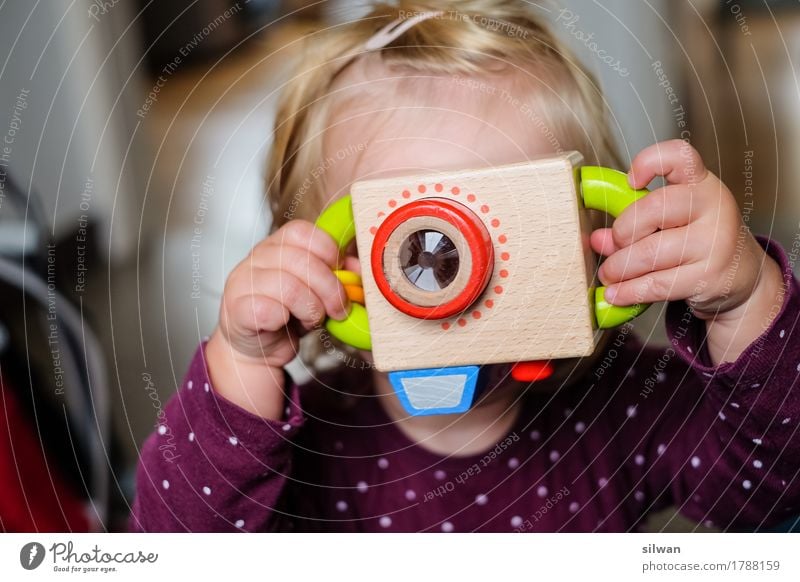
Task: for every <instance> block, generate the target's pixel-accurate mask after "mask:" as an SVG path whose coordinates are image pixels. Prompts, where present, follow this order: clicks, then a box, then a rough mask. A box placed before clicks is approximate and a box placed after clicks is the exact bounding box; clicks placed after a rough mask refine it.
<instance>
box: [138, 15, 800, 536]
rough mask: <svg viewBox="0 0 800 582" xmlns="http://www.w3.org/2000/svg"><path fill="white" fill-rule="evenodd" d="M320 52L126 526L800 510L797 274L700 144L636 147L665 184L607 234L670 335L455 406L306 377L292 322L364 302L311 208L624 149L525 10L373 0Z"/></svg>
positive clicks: (543, 522) (703, 519)
mask: <svg viewBox="0 0 800 582" xmlns="http://www.w3.org/2000/svg"><path fill="white" fill-rule="evenodd" d="M387 25H388V26H387ZM304 59H305V60H304V62H303V65H302V67H301V68H300V69H299V73H298V74H297V76H296V77H295V78H293V79H292V81H291V84H290V85H289V87H288V89H287V91H286V93H285V94H284V96H283V98H282V101H281V105H280V108H279V111H278V118H277V122H276V127H275V139H274V144H273V149H272V154H271V159H270V162H269V175H268V184H267V188H268V196H269V200H270V203H271V209H272V213H273V220H274V227H273V232H272V234H271V235H270V236H269V237H268V238H266V239H265V240H264V241H262V242H260V243H259V244H258V245H256V247H255V248H254V249H253V250H252V252H251V253H250V255H249V256H248V257H247V258H246V259H244V260H243V261H242V262H241V263H240V264H239V265H238V266H237V267H236V268H235V269H234V271H233V272H232V273H231V275H230V276H229V278H228V280H227V283H226V286H225V291H224V296H223V299H222V305H221V309H220V319H219V325H218V326H217V328H216V329H215V330H214V332H213V334H212V335H211V336H210V339H209V340H208V341H207V342H203V343H202V344H201V345H200V346H199V347H198V349H197V352H196V355H195V357H194V360H193V361H192V363H191V365H190V367H189V371H188V373H187V375H186V377H185V380H184V382H183V385H182V387H181V389H180V391H179V393H178V394H177V395H176V396H175V397H173V399H172V400H171V401H170V403H169V404H168V405H167V407H166V416H165V419H164V422H163V423H162V424H160V425H159V426H158V427H157V430H156V431H155V433H154V434H153V435H151V436H150V437H149V438H148V440H147V442H146V443H145V445H144V447H143V449H142V453H141V462H140V466H139V470H138V477H137V488H138V489H137V499H136V502H135V506H134V512H133V517H132V522H131V523H132V527H133V528H134V529H137V530H141V531H237V530H238V531H289V530H296V531H352V532H355V531H362V532H363V531H366V532H376V531H394V532H398V531H414V532H416V531H427V532H466V531H493V532H512V531H574V532H588V531H632V530H636V529H637V528H638V527H640V526H641V524H642V523H643V522H644V521H645V520H646V518H647V516H648V515H649V514H651V513H652V512H655V511H657V510H659V509H662V508H664V507H666V506H675V507H677V509H678V510H679V511H680V512H681V513H682V514H684V515H686V516H688V517H689V518H691V519H692V520H694V521H696V522H698V523H703V524H706V525H707V526H709V527H715V528H719V529H723V530H728V529H745V530H754V529H763V528H769V527H771V526H773V525H775V524H778V523H780V522H782V521H784V520H786V519H788V518H790V517H792V516H794V515H795V514H797V513H798V512H800V504H799V503H798V502H799V501H800V479H798V478H797V471H798V467H800V438H798V434H797V432H798V424H799V423H800V398H798V394H797V391H798V389H799V388H798V384H797V380H798V375H800V334H799V333H797V331H796V327H797V319H798V314H800V295H798V292H799V290H798V282H797V280H796V279H794V278H793V275H792V269H791V265H790V264H789V262H788V261H787V258H786V255H785V254H784V252H783V251H782V250H781V249H780V248H779V247H778V246H777V245H776V244H775V243H774V242H771V241H770V240H768V239H764V238H758V239H757V238H754V237H753V236H752V235H751V234H750V233H749V231H748V230H747V228H746V227H745V226H744V224H743V222H742V219H741V216H740V214H739V211H738V208H737V205H736V202H735V200H734V197H733V195H732V194H731V192H730V191H729V190H728V189H727V188H726V187H725V185H724V184H723V183H722V182H721V181H720V180H719V179H718V178H717V177H716V176H715V175H713V174H712V173H711V172H709V171H708V170H707V169H705V167H704V165H703V161H702V160H701V159H700V157H699V155H698V154H697V152H696V151H695V150H694V149H693V148H692V147H691V146H690V145H689V144H687V143H685V142H683V141H677V140H676V141H669V142H664V143H660V144H656V145H654V146H651V147H649V148H647V149H645V150H644V151H642V152H640V153H639V154H638V155H637V156H636V157H635V158H634V160H633V162H632V164H631V169H630V173H629V181H630V184H631V186H633V187H634V188H643V187H645V186H646V185H647V184H649V183H650V182H651V181H652V180H653V179H654V178H655V177H656V176H662V177H663V178H664V180H665V181H666V184H667V185H666V186H665V187H663V188H659V189H657V190H655V191H653V192H652V193H650V194H649V195H648V196H646V197H644V198H642V199H641V200H639V201H638V202H636V203H635V204H634V205H632V206H631V207H630V208H629V209H627V210H626V211H625V212H624V213H623V214H622V215H621V216H620V217H619V218H618V219H617V220H616V221H615V222H614V223H613V227H612V228H598V229H596V230H595V231H594V232H593V234H592V237H591V246H592V248H593V249H594V250H595V251H596V252H597V253H599V254H600V255H603V256H605V257H606V259H605V261H604V262H603V263H602V266H601V267H600V269H599V272H598V278H599V279H600V281H601V282H602V283H603V284H605V285H607V292H606V298H607V299H608V300H609V301H610V302H612V303H615V304H618V305H630V304H633V303H637V302H656V301H667V302H669V303H668V305H667V308H666V324H667V331H668V334H669V340H670V342H669V347H668V348H666V349H660V350H655V349H650V348H645V347H643V346H642V344H641V343H640V342H639V341H638V340H637V339H636V337H635V336H634V335H633V334H632V333H630V330H631V327H630V326H629V325H625V326H622V327H620V328H618V329H616V330H611V331H610V332H607V333H606V334H605V337H604V339H603V341H602V342H601V345H600V347H599V348H598V349H597V351H596V353H595V354H594V355H593V356H591V357H586V358H580V359H571V360H558V361H553V362H552V364H553V368H554V373H553V374H552V375H551V376H550V377H549V378H548V379H546V380H542V381H540V382H537V383H535V384H531V385H527V384H523V383H519V382H516V381H514V380H512V379H511V378H510V376H509V375H508V366H502V365H496V366H485V367H484V369H483V371H482V373H481V377H480V380H479V384H480V390H481V391H480V394H479V396H478V399H477V402H476V404H475V405H474V406H473V408H472V409H471V410H469V411H468V412H466V413H462V414H453V415H440V416H410V415H408V414H407V413H406V412H405V410H404V409H403V407H402V406H401V405H400V402H399V400H398V399H397V397H396V396H395V394H394V392H393V390H392V388H391V386H390V384H389V382H388V380H387V378H386V375H385V374H382V373H379V372H377V371H376V370H374V369H372V368H371V367H370V366H369V365H368V364H366V365H359V362H361V360H355V359H351V356H348V359H347V360H345V361H344V362H343V363H342V365H340V366H339V367H338V368H335V369H332V370H327V371H326V372H324V373H321V374H318V375H317V376H316V378H315V380H314V381H313V382H310V383H309V384H308V385H304V386H299V387H298V386H297V385H295V384H294V383H293V382H292V380H291V378H290V377H289V376H288V374H286V373H285V371H284V367H285V366H286V365H287V364H288V363H289V362H290V361H291V360H292V359H293V358H294V357H295V356H296V355H297V353H298V349H299V339H300V338H301V337H302V336H304V335H306V334H308V333H309V332H313V331H314V330H318V329H319V326H320V323H321V322H322V320H324V319H325V318H326V317H331V318H334V319H342V318H344V317H345V316H346V315H347V313H348V309H349V300H348V298H347V295H346V292H345V289H344V288H343V287H342V285H341V284H340V282H339V280H338V279H337V278H336V277H335V276H334V275H333V274H332V269H334V268H346V269H349V270H358V268H359V267H358V265H359V263H358V257H356V256H355V253H354V252H352V253H347V254H346V256H340V255H339V254H338V251H337V246H336V244H335V243H334V241H333V240H332V239H331V237H330V236H329V235H328V234H326V233H325V232H323V231H322V230H319V229H317V228H315V227H314V225H313V222H314V220H315V219H316V218H317V217H318V216H319V214H320V213H321V212H322V211H323V210H324V209H325V208H326V207H327V206H328V205H329V204H330V203H331V202H332V201H334V200H336V199H338V198H340V197H342V196H343V195H345V194H347V193H348V191H349V187H350V185H351V184H352V183H353V182H355V181H357V180H363V179H371V178H377V177H385V176H391V175H403V174H419V173H423V172H425V171H438V170H448V169H464V168H481V167H487V166H494V165H501V164H508V163H514V162H520V161H525V160H529V159H531V158H534V157H537V156H543V155H548V154H550V155H552V154H555V153H561V152H565V151H570V150H578V151H580V152H581V153H582V154H583V156H584V158H585V163H587V164H597V165H604V166H619V165H620V164H619V163H618V161H617V158H616V157H615V155H614V153H613V148H612V140H611V138H610V134H609V130H608V127H607V126H606V123H605V121H604V119H605V114H604V107H603V100H602V96H601V95H600V94H599V93H598V90H597V87H596V84H595V83H594V81H593V80H592V78H591V77H590V76H589V75H588V74H587V73H586V72H585V71H584V70H583V69H582V68H581V67H580V66H579V65H578V64H577V62H576V61H575V59H574V58H573V57H572V56H570V55H569V53H568V52H567V51H566V50H565V48H564V47H563V46H562V45H561V44H560V43H559V42H558V41H557V40H556V39H555V37H554V36H553V35H552V34H551V33H549V32H548V31H547V29H546V28H545V27H544V26H543V25H542V23H541V22H540V21H539V19H538V18H537V17H536V16H535V15H534V14H532V13H531V12H530V11H529V10H528V9H527V8H526V7H525V3H523V2H517V1H511V0H466V1H459V2H448V1H436V0H419V1H413V0H409V1H405V0H404V1H401V2H400V3H399V7H397V6H388V5H379V6H377V7H375V8H374V9H373V11H372V12H371V13H370V14H369V15H368V16H367V17H365V18H363V19H361V20H360V21H358V22H354V23H352V24H348V25H346V26H339V27H336V28H335V30H331V31H327V32H325V33H324V34H322V33H320V34H315V35H312V37H311V38H310V41H309V45H308V49H307V51H306V52H305V53H304ZM519 212H520V213H524V212H525V209H524V208H520V209H519ZM508 341H514V339H513V332H512V331H511V330H509V336H508ZM502 349H503V346H502V344H501V345H499V346H497V350H498V351H500V350H502ZM317 351H319V350H317ZM358 357H361V358H363V359H364V362H367V363H368V362H369V354H366V353H361V354H360V355H359V354H354V355H353V356H352V358H358ZM167 439H169V441H170V442H171V443H175V445H176V448H175V449H174V451H173V449H172V448H170V455H169V457H166V456H163V455H162V454H161V452H160V451H161V450H162V447H163V444H164V443H165V442H167Z"/></svg>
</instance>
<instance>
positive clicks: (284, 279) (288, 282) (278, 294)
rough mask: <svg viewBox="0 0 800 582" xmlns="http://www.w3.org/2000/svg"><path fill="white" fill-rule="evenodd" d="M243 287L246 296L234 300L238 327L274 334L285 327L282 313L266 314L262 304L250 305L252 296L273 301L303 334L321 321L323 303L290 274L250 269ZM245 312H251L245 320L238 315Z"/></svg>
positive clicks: (300, 280) (244, 315)
mask: <svg viewBox="0 0 800 582" xmlns="http://www.w3.org/2000/svg"><path fill="white" fill-rule="evenodd" d="M246 284H248V288H247V290H248V293H245V294H243V295H242V296H241V297H239V298H238V299H236V301H235V302H234V309H236V310H237V311H235V313H236V314H237V315H242V316H243V319H242V320H241V322H240V323H241V324H242V325H250V324H253V323H254V324H256V325H257V327H252V328H249V329H251V330H254V331H277V330H279V329H280V328H281V327H283V326H285V325H287V324H288V323H289V319H288V318H287V317H286V316H285V314H284V313H280V314H273V313H271V312H266V307H265V306H264V305H263V303H261V302H256V301H253V297H254V296H255V297H265V298H268V299H272V300H273V301H277V302H278V303H279V304H280V305H281V306H282V307H283V308H285V309H286V310H288V312H289V314H290V315H291V316H292V317H294V318H295V319H296V320H297V321H298V322H299V323H300V325H301V326H302V327H303V329H306V330H311V329H314V328H315V327H317V326H319V324H320V323H321V322H322V321H323V320H324V319H325V313H326V311H325V305H324V303H323V301H322V300H321V299H320V297H318V296H317V294H316V293H314V291H313V290H312V289H311V288H310V287H309V286H308V285H307V284H305V283H304V282H303V280H302V279H300V278H298V277H295V276H294V275H292V274H291V273H287V272H286V271H281V270H278V269H253V270H252V271H250V277H249V281H247V282H246ZM241 304H243V305H244V306H245V307H241ZM247 308H251V309H252V310H253V312H252V313H251V314H249V316H248V314H246V313H245V312H244V311H242V310H243V309H247Z"/></svg>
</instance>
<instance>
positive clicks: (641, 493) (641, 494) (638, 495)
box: [633, 491, 644, 502]
mask: <svg viewBox="0 0 800 582" xmlns="http://www.w3.org/2000/svg"><path fill="white" fill-rule="evenodd" d="M633 498H634V499H635V500H636V501H639V502H642V501H644V491H636V492H634V494H633Z"/></svg>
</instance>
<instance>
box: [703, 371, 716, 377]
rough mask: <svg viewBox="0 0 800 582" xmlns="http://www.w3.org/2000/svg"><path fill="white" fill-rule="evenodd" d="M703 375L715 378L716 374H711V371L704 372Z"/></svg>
mask: <svg viewBox="0 0 800 582" xmlns="http://www.w3.org/2000/svg"><path fill="white" fill-rule="evenodd" d="M703 376H705V377H706V378H713V377H714V374H711V373H709V372H703Z"/></svg>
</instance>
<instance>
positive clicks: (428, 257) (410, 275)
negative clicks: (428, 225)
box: [400, 230, 459, 292]
mask: <svg viewBox="0 0 800 582" xmlns="http://www.w3.org/2000/svg"><path fill="white" fill-rule="evenodd" d="M400 266H401V268H402V269H403V274H404V275H405V276H406V279H408V281H409V282H410V283H411V284H412V285H414V286H415V287H416V288H418V289H420V290H422V291H431V292H434V291H440V290H442V289H444V288H445V287H447V286H448V285H450V283H452V282H453V279H455V278H456V275H457V274H458V266H459V257H458V249H456V246H455V245H454V244H453V241H451V240H450V239H449V238H448V237H447V236H445V235H444V234H443V233H441V232H438V231H436V230H418V231H416V232H413V233H411V235H409V236H408V237H407V238H406V239H405V240H404V241H403V243H402V245H401V246H400Z"/></svg>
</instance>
